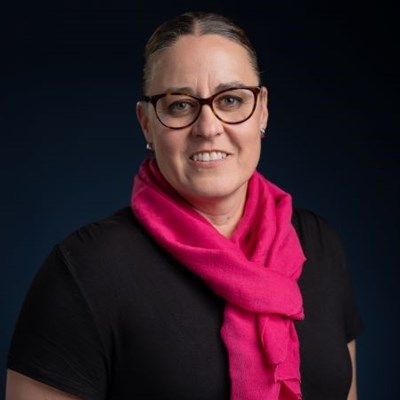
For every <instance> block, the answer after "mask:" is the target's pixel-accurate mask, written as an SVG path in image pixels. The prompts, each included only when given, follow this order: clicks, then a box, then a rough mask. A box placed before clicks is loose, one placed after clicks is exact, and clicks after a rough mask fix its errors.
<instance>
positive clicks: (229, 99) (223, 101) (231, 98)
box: [215, 93, 243, 109]
mask: <svg viewBox="0 0 400 400" xmlns="http://www.w3.org/2000/svg"><path fill="white" fill-rule="evenodd" d="M242 104H243V99H242V98H241V97H240V96H237V95H234V94H230V93H225V94H223V95H221V96H219V97H218V98H217V99H215V105H216V106H217V107H218V108H222V109H229V108H238V107H240V106H241V105H242Z"/></svg>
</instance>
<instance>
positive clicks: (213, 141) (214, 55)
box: [6, 35, 357, 400]
mask: <svg viewBox="0 0 400 400" xmlns="http://www.w3.org/2000/svg"><path fill="white" fill-rule="evenodd" d="M151 72H152V73H151V75H150V85H149V94H150V95H153V94H158V93H163V92H165V91H167V90H168V89H170V88H183V87H185V88H190V90H191V91H192V92H193V94H194V95H197V96H200V97H208V96H210V95H212V94H213V93H215V92H217V91H218V90H220V89H221V88H222V87H221V85H228V86H236V85H237V84H245V85H248V86H256V85H257V84H258V77H257V74H256V73H255V72H254V70H253V69H252V67H251V64H250V61H249V58H248V55H247V53H246V51H245V50H244V49H243V48H242V47H241V46H239V45H238V44H236V43H234V42H232V41H229V40H227V39H225V38H222V37H219V36H216V35H204V36H193V35H190V36H185V37H182V38H180V39H179V40H178V41H177V42H176V43H175V45H174V46H172V47H171V48H169V49H166V50H163V51H161V52H160V53H159V54H157V56H156V57H155V59H154V64H153V68H152V71H151ZM233 83H234V84H233ZM137 117H138V120H139V122H140V125H141V127H142V130H143V133H144V135H145V138H146V140H147V141H148V142H149V143H151V144H152V146H153V148H154V151H155V156H156V159H157V162H158V164H159V167H160V170H161V172H162V174H163V175H164V177H165V178H166V179H167V180H168V181H169V182H170V184H171V185H172V186H173V187H174V188H175V189H176V190H177V191H178V192H179V193H180V194H181V196H183V197H184V198H185V199H186V201H188V203H189V204H191V205H192V207H193V208H195V209H196V210H197V211H198V212H199V213H200V214H202V215H203V216H204V217H205V218H207V219H208V220H209V221H210V223H211V224H212V225H213V226H214V227H215V229H217V230H218V231H219V232H220V233H221V234H223V235H225V236H227V237H229V236H230V235H231V234H232V232H233V230H234V229H235V227H236V225H237V223H238V221H239V219H240V217H241V215H242V212H243V207H244V203H245V199H246V190H247V182H248V179H249V178H250V176H251V175H252V173H253V172H254V170H255V169H256V166H257V164H258V161H259V157H260V150H261V142H260V141H261V135H260V129H261V128H265V127H266V125H267V121H268V109H267V89H266V88H263V89H262V91H261V93H260V95H259V98H258V104H257V108H256V110H255V112H254V114H253V116H252V117H251V118H250V119H249V120H248V121H245V122H243V123H242V124H238V125H229V124H224V123H222V122H221V121H219V120H218V119H217V118H216V117H215V116H214V114H213V113H212V111H211V109H210V108H209V107H208V106H205V107H203V109H202V112H201V114H200V117H199V119H198V120H197V121H196V122H195V123H194V124H193V125H192V126H190V127H188V128H185V129H180V130H174V129H169V128H166V127H164V126H163V125H161V124H160V123H159V121H158V120H157V118H156V116H155V114H154V109H153V107H152V106H151V105H149V104H144V103H141V102H140V103H138V105H137ZM211 150H219V151H224V152H227V153H228V154H229V156H228V157H227V158H226V159H224V160H222V161H217V162H216V161H214V162H207V163H199V162H197V163H196V162H193V160H191V156H192V155H193V154H194V153H196V152H199V151H211ZM348 348H349V352H350V357H351V360H352V366H353V382H352V385H351V389H350V392H349V396H348V400H357V394H356V374H355V342H354V341H353V342H351V343H349V345H348ZM74 399H75V400H79V398H78V397H75V396H72V395H70V394H68V393H65V392H62V391H59V390H57V389H54V388H52V387H50V386H48V385H45V384H43V383H40V382H38V381H36V380H33V379H31V378H28V377H27V376H24V375H22V374H20V373H17V372H14V371H11V370H9V371H8V374H7V389H6V400H74Z"/></svg>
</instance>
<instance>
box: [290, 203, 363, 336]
mask: <svg viewBox="0 0 400 400" xmlns="http://www.w3.org/2000/svg"><path fill="white" fill-rule="evenodd" d="M293 225H294V227H295V228H296V231H297V233H298V234H299V238H300V241H301V243H302V247H303V250H304V251H305V253H306V256H307V258H308V260H309V262H310V263H311V265H313V266H318V268H313V267H310V270H309V271H308V273H309V275H308V277H307V278H310V276H311V278H314V279H305V280H304V281H303V282H302V283H303V285H304V289H305V290H307V293H309V292H312V294H313V295H312V296H309V297H310V298H311V299H312V300H313V301H312V303H311V304H309V307H308V308H309V309H312V310H314V309H318V308H319V307H318V305H317V306H315V304H313V303H314V302H315V300H316V299H315V293H316V292H317V291H316V289H315V287H312V285H317V284H318V287H323V288H324V290H323V295H322V296H321V298H319V300H318V303H323V302H324V298H325V300H326V299H327V298H326V297H324V296H326V293H328V292H329V299H328V300H329V301H330V300H331V298H335V299H336V300H335V302H334V303H333V302H332V304H335V307H333V306H331V307H327V308H326V309H329V310H330V312H331V313H332V314H335V313H336V311H335V308H336V307H338V308H339V310H337V311H338V312H339V315H340V316H341V318H340V320H341V321H340V323H341V324H342V325H343V329H344V334H345V336H346V340H347V342H351V341H352V340H353V339H355V338H356V337H357V336H359V335H360V333H361V332H362V331H363V329H364V324H363V321H362V319H361V317H360V314H359V312H358V308H357V304H356V301H355V296H354V291H353V286H352V278H351V272H350V270H349V268H348V265H347V257H346V254H345V250H344V245H343V243H342V241H341V239H340V238H339V236H338V234H337V233H336V231H335V230H334V229H333V228H332V226H331V225H330V223H328V222H327V221H326V220H325V219H324V218H323V217H321V216H320V215H318V214H316V213H314V212H312V211H310V210H304V209H295V211H294V215H293ZM325 278H327V279H325ZM323 282H325V283H324V285H322V283H323ZM321 285H322V286H321ZM324 304H325V303H324ZM319 306H320V305H319Z"/></svg>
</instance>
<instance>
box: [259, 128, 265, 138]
mask: <svg viewBox="0 0 400 400" xmlns="http://www.w3.org/2000/svg"><path fill="white" fill-rule="evenodd" d="M260 133H261V138H264V137H265V128H261V129H260Z"/></svg>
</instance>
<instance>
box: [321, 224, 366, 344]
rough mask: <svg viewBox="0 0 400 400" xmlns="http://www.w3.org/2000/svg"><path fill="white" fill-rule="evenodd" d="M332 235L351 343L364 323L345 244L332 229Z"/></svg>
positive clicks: (347, 333)
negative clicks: (358, 305) (348, 264)
mask: <svg viewBox="0 0 400 400" xmlns="http://www.w3.org/2000/svg"><path fill="white" fill-rule="evenodd" d="M329 229H330V228H329ZM331 235H332V236H333V241H334V245H335V246H336V254H337V257H338V258H339V260H340V264H339V265H341V267H342V268H341V269H340V271H339V277H340V278H339V279H340V280H339V282H340V283H341V287H342V296H343V315H344V324H345V332H346V340H347V343H349V342H351V341H352V340H354V339H356V338H357V337H358V336H359V335H360V334H361V332H362V331H363V329H364V324H363V321H362V319H361V316H360V314H359V312H358V308H357V305H356V301H355V297H354V290H353V285H352V277H351V274H350V271H349V269H348V266H347V257H346V254H345V252H344V247H343V244H342V243H341V241H340V239H339V238H338V236H337V235H336V233H335V232H333V231H331Z"/></svg>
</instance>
